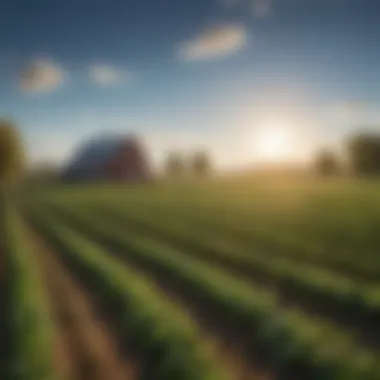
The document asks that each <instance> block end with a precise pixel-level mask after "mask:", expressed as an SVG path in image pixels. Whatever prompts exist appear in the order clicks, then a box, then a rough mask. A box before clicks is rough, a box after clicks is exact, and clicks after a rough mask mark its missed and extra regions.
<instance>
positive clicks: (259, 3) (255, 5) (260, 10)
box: [219, 0, 273, 18]
mask: <svg viewBox="0 0 380 380" xmlns="http://www.w3.org/2000/svg"><path fill="white" fill-rule="evenodd" d="M219 3H220V4H221V5H222V6H223V7H225V8H239V9H241V10H243V11H244V12H250V13H252V14H253V16H254V17H256V18H265V17H267V16H268V15H269V14H270V13H271V11H272V9H273V0H219Z"/></svg>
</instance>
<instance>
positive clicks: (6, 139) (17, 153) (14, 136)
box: [0, 120, 25, 186]
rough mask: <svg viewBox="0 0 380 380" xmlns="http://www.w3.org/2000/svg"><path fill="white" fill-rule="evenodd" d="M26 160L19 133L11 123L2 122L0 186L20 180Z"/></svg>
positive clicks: (0, 122) (0, 126) (0, 132)
mask: <svg viewBox="0 0 380 380" xmlns="http://www.w3.org/2000/svg"><path fill="white" fill-rule="evenodd" d="M24 159H25V156H24V150H23V144H22V141H21V136H20V134H19V131H18V130H17V128H16V127H15V126H14V125H13V124H12V123H11V122H9V121H6V120H0V186H7V185H10V184H13V183H14V182H16V181H17V180H19V179H20V177H21V175H22V173H23V169H24Z"/></svg>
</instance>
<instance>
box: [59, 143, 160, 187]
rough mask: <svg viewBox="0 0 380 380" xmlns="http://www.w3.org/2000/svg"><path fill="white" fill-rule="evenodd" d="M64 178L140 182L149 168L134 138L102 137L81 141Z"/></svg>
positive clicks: (149, 171)
mask: <svg viewBox="0 0 380 380" xmlns="http://www.w3.org/2000/svg"><path fill="white" fill-rule="evenodd" d="M63 178H64V179H67V180H76V181H81V180H84V181H86V180H95V181H121V182H141V181H147V180H150V179H151V178H152V171H151V169H150V165H149V163H148V158H147V156H146V154H145V151H144V149H143V147H142V144H141V142H140V141H139V140H138V139H137V138H136V137H111V138H110V137H105V138H100V139H96V140H92V141H90V142H89V143H87V144H85V145H84V146H83V147H82V148H81V149H80V150H79V153H78V154H77V155H76V157H74V159H73V160H72V162H71V163H70V164H69V165H68V167H67V169H66V170H65V172H64V174H63Z"/></svg>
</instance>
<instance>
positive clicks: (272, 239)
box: [107, 202, 380, 280]
mask: <svg viewBox="0 0 380 380" xmlns="http://www.w3.org/2000/svg"><path fill="white" fill-rule="evenodd" d="M107 204H108V205H109V204H112V202H107ZM118 207H119V208H125V209H129V210H131V211H137V212H140V211H141V212H145V213H150V214H151V215H154V214H155V215H157V216H161V217H164V218H165V221H166V220H171V221H174V220H178V219H182V220H186V222H187V223H188V224H189V225H190V224H193V225H197V226H198V228H200V229H204V230H205V231H209V232H214V233H217V234H222V235H226V236H231V237H234V238H236V239H237V240H238V241H240V242H244V243H245V244H246V245H247V246H248V247H251V248H262V249H264V250H265V251H266V254H267V255H274V256H286V257H293V258H294V259H296V260H299V261H302V262H306V263H308V262H309V263H314V264H318V265H321V266H325V267H329V268H331V269H333V270H336V271H340V272H345V273H347V274H351V275H353V276H355V277H357V278H361V279H364V280H376V279H377V278H378V276H379V270H380V269H379V261H378V258H377V256H368V255H366V259H365V260H362V261H359V260H357V254H356V253H355V254H354V255H352V254H348V251H347V250H345V251H343V252H342V250H338V249H334V254H332V252H331V249H332V248H331V247H330V248H327V247H324V246H322V245H321V244H320V243H319V244H316V243H315V242H314V243H313V242H311V241H309V240H306V239H305V238H303V237H302V236H300V235H298V236H295V235H294V234H289V233H288V232H287V231H285V230H283V229H279V228H269V227H268V226H266V225H261V224H260V222H259V221H257V220H256V221H255V220H252V217H249V216H247V214H242V213H241V212H240V213H238V212H235V213H234V212H232V211H230V212H229V213H225V214H219V213H218V211H217V210H214V209H212V208H209V207H206V206H205V207H204V208H200V207H193V208H191V207H187V206H179V205H176V206H175V207H174V206H168V205H160V204H155V203H154V204H149V207H146V205H140V207H137V205H132V204H128V203H126V202H125V204H123V205H122V206H121V207H120V205H119V206H118ZM320 242H322V240H321V241H320Z"/></svg>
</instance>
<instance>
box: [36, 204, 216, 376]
mask: <svg viewBox="0 0 380 380" xmlns="http://www.w3.org/2000/svg"><path fill="white" fill-rule="evenodd" d="M32 219H33V222H34V223H35V225H36V226H37V227H38V228H39V230H40V232H42V233H43V234H44V236H45V237H47V238H48V239H49V240H50V242H51V243H52V244H53V245H54V246H55V247H57V248H58V250H59V251H60V252H61V253H62V257H63V258H64V259H65V260H67V264H68V265H69V266H70V267H71V268H72V269H73V270H74V271H75V272H76V273H77V274H78V275H79V276H80V278H81V279H82V280H83V281H84V282H85V283H87V285H88V286H89V287H90V288H91V291H93V292H94V293H95V294H98V295H99V296H100V298H101V302H102V304H103V305H104V306H105V308H106V310H107V311H108V312H109V313H110V314H112V316H113V318H114V321H115V323H116V324H117V328H118V331H119V332H120V334H121V337H122V339H123V340H124V341H125V342H128V345H129V346H130V347H133V349H134V350H137V351H138V352H139V354H140V355H141V357H142V360H143V371H144V373H143V375H142V376H143V377H142V378H143V379H145V378H146V379H168V380H185V379H186V380H187V379H189V380H193V379H199V380H219V379H223V376H222V375H221V373H220V371H219V369H218V368H217V367H216V365H215V364H214V363H213V361H212V360H211V359H210V358H209V355H208V353H207V352H206V351H205V350H204V348H205V347H204V346H203V345H202V344H200V338H199V336H198V332H197V329H196V327H195V325H194V324H193V323H192V321H191V320H190V319H189V318H188V317H187V316H185V315H184V314H183V313H182V312H180V311H179V310H178V309H177V308H175V307H174V306H173V305H172V304H171V303H170V302H169V301H166V300H165V299H163V298H162V297H160V296H159V295H158V293H157V292H156V291H155V289H154V287H153V286H151V284H150V283H149V282H148V281H147V279H145V278H144V277H142V276H139V275H137V274H135V273H134V271H133V270H132V269H130V268H128V267H127V266H124V267H121V266H120V265H118V263H117V262H115V260H114V259H112V258H111V257H109V255H107V253H106V252H105V251H104V250H102V249H101V248H100V247H98V246H97V245H95V244H94V243H92V242H91V241H89V240H88V239H86V238H84V237H83V236H81V235H80V234H78V233H76V232H75V231H73V230H72V229H69V228H67V227H65V226H63V225H62V224H61V223H60V222H59V220H58V219H57V218H54V217H51V216H49V215H47V214H46V213H44V212H41V211H35V212H34V213H33V217H32Z"/></svg>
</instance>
